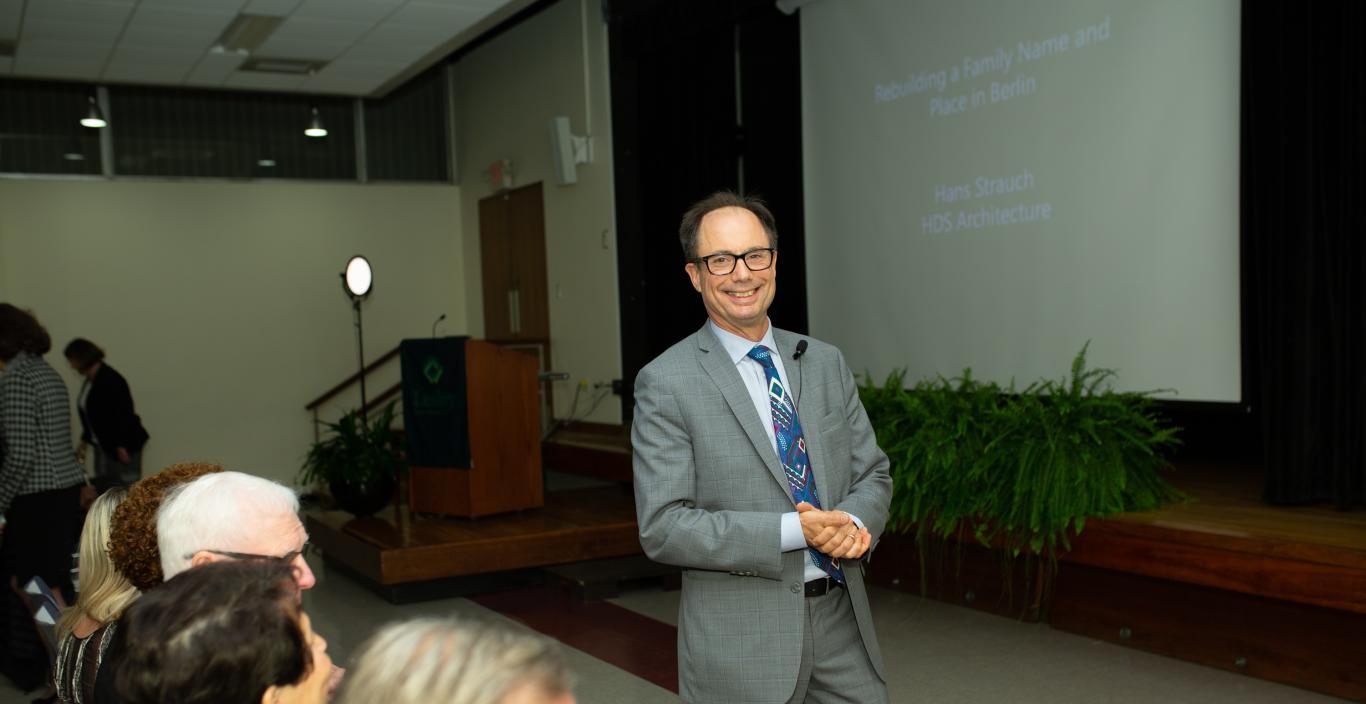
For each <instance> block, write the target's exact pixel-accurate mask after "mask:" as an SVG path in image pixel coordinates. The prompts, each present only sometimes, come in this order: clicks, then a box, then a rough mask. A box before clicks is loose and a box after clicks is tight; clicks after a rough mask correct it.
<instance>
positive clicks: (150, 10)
mask: <svg viewBox="0 0 1366 704" xmlns="http://www.w3.org/2000/svg"><path fill="white" fill-rule="evenodd" d="M233 17H236V15H235V14H233V13H231V12H225V11H223V10H181V9H174V8H165V7H139V8H138V11H137V12H136V13H134V15H133V19H132V20H131V21H129V23H128V28H127V29H126V30H125V31H124V33H123V38H122V39H121V40H120V44H122V45H125V46H146V47H172V48H181V49H199V50H201V51H202V50H204V49H207V48H208V47H209V45H210V44H212V43H213V41H214V40H215V39H217V38H218V36H219V35H220V34H222V33H223V29H224V28H226V27H227V26H228V23H229V22H232V19H233Z"/></svg>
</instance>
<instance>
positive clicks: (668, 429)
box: [631, 325, 892, 702]
mask: <svg viewBox="0 0 1366 704" xmlns="http://www.w3.org/2000/svg"><path fill="white" fill-rule="evenodd" d="M773 333H774V340H775V341H776V343H777V345H778V350H777V352H778V353H779V354H781V355H783V360H784V363H785V366H786V367H787V373H788V375H789V376H790V377H791V378H790V379H784V382H785V383H786V384H787V385H788V387H789V390H790V391H791V393H792V395H793V396H794V397H795V398H796V399H797V400H798V407H797V414H798V417H799V418H800V419H801V424H802V432H803V435H804V436H805V438H806V443H807V450H808V455H809V456H810V458H811V466H812V470H813V472H814V473H815V478H816V489H817V495H818V496H819V497H820V499H821V503H822V505H823V507H824V508H825V509H827V510H829V509H840V510H842V511H847V512H849V513H851V514H854V515H856V516H858V517H859V519H860V520H861V521H863V523H864V525H865V526H866V527H867V528H868V530H869V531H871V532H872V535H873V540H874V543H873V544H874V545H876V544H877V543H876V541H877V539H878V537H879V536H880V535H881V533H882V529H883V526H884V525H885V524H886V521H887V507H888V504H889V502H890V500H891V496H892V482H891V477H890V476H889V474H888V472H887V466H888V462H887V456H886V455H885V454H884V453H883V452H882V451H881V450H880V449H878V447H877V442H876V439H875V438H874V435H873V429H872V426H871V425H869V423H868V414H867V413H865V412H864V410H863V404H862V403H860V401H859V398H858V390H857V388H856V387H855V384H854V379H853V376H852V375H851V374H850V373H849V369H848V367H847V366H846V365H845V362H844V357H843V355H841V354H840V352H839V350H838V349H836V348H834V347H832V346H830V345H827V344H824V343H822V342H819V341H817V340H813V339H811V338H809V337H804V336H798V335H795V334H792V333H789V332H786V331H783V330H778V329H774V331H773ZM800 339H806V340H808V343H809V347H808V348H807V351H806V354H805V355H803V357H802V358H801V360H800V362H792V361H787V360H791V359H792V354H793V351H794V350H795V348H796V344H797V341H798V340H800ZM635 398H636V408H635V420H634V422H633V424H632V428H631V444H632V448H633V451H634V475H635V493H636V515H637V519H638V522H639V524H640V542H641V545H642V546H643V547H644V548H645V552H646V554H648V555H649V556H650V558H651V559H654V560H656V561H659V562H663V563H666V564H672V565H679V566H681V567H684V568H686V569H685V571H684V573H683V594H682V602H681V604H680V606H679V627H678V665H679V667H678V676H679V692H680V694H681V695H682V697H683V698H684V699H685V700H687V701H705V702H739V701H744V702H782V701H786V700H787V698H788V697H790V696H791V695H792V692H793V688H794V687H795V685H796V681H797V670H798V667H799V666H800V663H801V651H802V631H803V627H804V623H805V596H804V595H803V590H802V580H803V576H802V573H803V569H804V567H805V564H806V559H807V558H806V551H804V550H793V551H790V552H783V551H782V548H781V543H780V532H781V529H780V527H779V523H780V517H781V515H782V514H783V513H786V512H789V511H792V510H794V507H793V501H792V494H791V492H790V491H789V489H788V485H787V480H786V479H785V478H784V475H783V469H782V467H781V466H780V465H779V462H778V457H777V454H776V453H775V452H774V451H773V446H772V445H771V444H770V443H769V440H768V436H767V434H766V433H765V431H764V426H763V425H762V423H769V422H771V420H770V419H768V418H762V419H761V418H760V417H759V414H758V413H757V412H756V409H755V407H754V403H753V402H752V401H751V400H750V396H749V393H748V391H746V389H745V385H744V381H742V380H741V378H740V374H739V372H738V371H737V370H736V368H735V364H734V363H733V362H732V361H731V360H730V359H729V357H728V356H727V355H726V352H725V348H723V347H722V345H721V342H720V341H719V340H717V339H716V336H715V334H713V333H712V331H711V328H710V326H708V325H703V326H702V329H701V330H699V331H698V332H697V333H695V334H693V335H691V336H689V337H687V338H685V339H684V340H683V341H681V342H679V343H678V344H676V345H674V346H673V347H671V348H669V350H668V351H666V352H665V353H664V354H662V355H660V356H659V357H658V358H656V359H655V360H654V361H652V362H651V363H650V364H649V365H647V366H646V367H645V368H644V369H642V370H641V371H640V374H639V375H638V376H637V377H636V396H635ZM870 553H871V551H870ZM865 559H866V556H865ZM844 572H845V576H846V578H847V582H848V592H849V597H850V599H851V601H852V602H853V607H854V613H855V616H856V621H857V623H856V624H850V626H849V627H851V628H857V629H858V631H859V634H860V636H861V637H862V642H863V645H864V647H865V648H866V649H867V652H868V656H869V659H870V660H871V661H872V663H873V667H874V668H875V669H876V671H877V674H878V676H880V677H882V678H883V679H884V680H885V679H886V676H885V674H884V673H883V670H882V655H881V652H880V651H879V649H878V645H877V637H876V635H875V634H874V632H873V619H872V613H871V612H870V611H869V608H868V596H867V592H866V591H865V590H864V585H863V574H862V565H861V564H859V563H857V562H853V561H846V562H845V563H844ZM815 636H816V637H817V638H819V637H820V634H815Z"/></svg>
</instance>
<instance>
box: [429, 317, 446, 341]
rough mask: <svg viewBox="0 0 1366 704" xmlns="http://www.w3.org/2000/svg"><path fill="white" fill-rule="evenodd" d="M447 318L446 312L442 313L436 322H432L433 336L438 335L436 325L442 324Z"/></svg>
mask: <svg viewBox="0 0 1366 704" xmlns="http://www.w3.org/2000/svg"><path fill="white" fill-rule="evenodd" d="M445 319H446V314H445V313H442V314H441V317H440V318H437V319H436V320H435V321H434V322H432V337H436V326H437V325H438V324H440V323H441V321H443V320H445Z"/></svg>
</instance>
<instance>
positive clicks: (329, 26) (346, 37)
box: [271, 17, 372, 45]
mask: <svg viewBox="0 0 1366 704" xmlns="http://www.w3.org/2000/svg"><path fill="white" fill-rule="evenodd" d="M371 26H372V25H370V24H368V23H366V22H346V21H342V20H323V19H313V18H307V17H290V18H289V19H287V20H285V21H284V23H283V24H281V25H280V28H279V29H277V30H275V34H273V35H272V36H271V39H279V40H280V41H293V40H296V39H302V40H303V41H309V42H337V43H341V44H346V45H350V44H353V43H355V41H356V40H357V39H360V38H361V36H362V35H364V34H365V33H366V32H368V31H370V27H371Z"/></svg>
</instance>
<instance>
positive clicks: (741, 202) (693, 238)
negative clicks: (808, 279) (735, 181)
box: [678, 191, 778, 261]
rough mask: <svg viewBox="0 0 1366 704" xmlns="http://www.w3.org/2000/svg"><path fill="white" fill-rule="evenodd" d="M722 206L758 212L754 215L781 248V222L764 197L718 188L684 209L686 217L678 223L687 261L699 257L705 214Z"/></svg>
mask: <svg viewBox="0 0 1366 704" xmlns="http://www.w3.org/2000/svg"><path fill="white" fill-rule="evenodd" d="M722 208H743V209H745V210H748V211H749V212H751V213H754V217H756V218H759V224H760V225H763V226H764V232H766V233H768V246H770V247H772V248H774V249H777V248H778V224H777V222H776V221H775V220H774V219H773V213H772V212H771V211H770V210H769V209H768V206H767V205H765V204H764V201H763V199H761V198H758V197H757V196H742V195H739V194H737V193H733V192H731V191H717V192H715V193H713V194H711V195H709V196H707V197H706V198H703V199H702V200H699V201H697V202H696V203H693V204H692V207H691V208H688V212H686V213H683V221H682V222H680V223H679V224H678V242H679V244H681V245H683V259H684V260H685V261H693V260H695V259H697V233H698V231H700V230H701V229H702V218H704V217H706V216H707V213H710V212H712V211H713V210H720V209H722ZM737 254H738V252H737Z"/></svg>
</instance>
